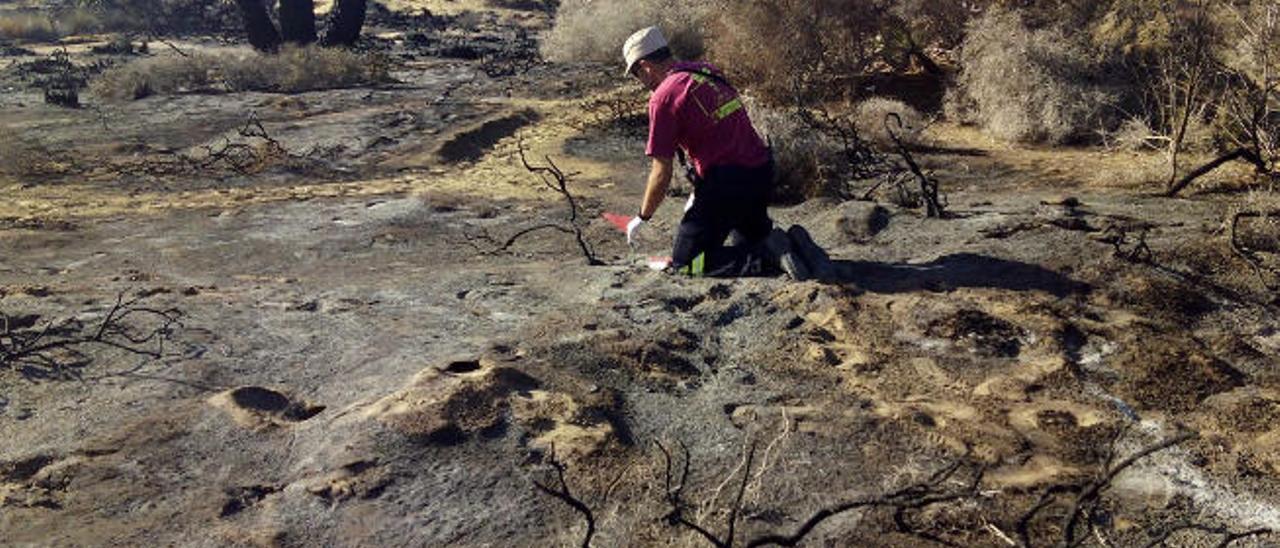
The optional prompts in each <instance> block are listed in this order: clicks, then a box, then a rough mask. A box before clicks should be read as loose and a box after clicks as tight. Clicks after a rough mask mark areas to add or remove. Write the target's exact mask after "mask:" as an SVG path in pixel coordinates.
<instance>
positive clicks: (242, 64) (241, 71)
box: [218, 47, 390, 93]
mask: <svg viewBox="0 0 1280 548" xmlns="http://www.w3.org/2000/svg"><path fill="white" fill-rule="evenodd" d="M218 66H219V69H220V70H221V73H222V77H223V78H224V80H225V82H226V85H227V88H228V89H230V90H231V91H273V92H282V93H297V92H303V91H314V90H321V89H335V88H349V87H360V86H366V85H373V84H379V83H384V82H387V81H389V79H390V75H389V73H388V65H387V62H386V61H385V60H384V59H382V58H381V57H378V56H375V55H369V54H362V53H357V52H353V51H350V50H345V49H340V48H321V47H305V48H299V47H285V48H283V49H282V50H281V51H280V53H278V54H275V55H262V54H249V55H243V56H223V57H222V58H221V61H220V62H219V64H218Z"/></svg>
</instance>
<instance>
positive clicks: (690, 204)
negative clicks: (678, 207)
mask: <svg viewBox="0 0 1280 548" xmlns="http://www.w3.org/2000/svg"><path fill="white" fill-rule="evenodd" d="M690 209H693V193H692V192H690V193H689V201H687V202H685V203H684V212H685V213H688V212H689V210H690Z"/></svg>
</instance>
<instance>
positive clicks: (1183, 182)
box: [1164, 148, 1271, 198]
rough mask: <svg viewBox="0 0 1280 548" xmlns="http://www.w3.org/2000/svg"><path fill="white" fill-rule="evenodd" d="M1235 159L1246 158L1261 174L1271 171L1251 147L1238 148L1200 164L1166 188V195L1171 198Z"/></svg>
mask: <svg viewBox="0 0 1280 548" xmlns="http://www.w3.org/2000/svg"><path fill="white" fill-rule="evenodd" d="M1233 160H1244V161H1246V162H1249V163H1250V164H1253V167H1254V170H1255V171H1256V172H1257V173H1258V174H1259V175H1268V174H1270V173H1271V172H1270V170H1269V169H1268V168H1267V164H1266V162H1264V161H1262V158H1261V157H1260V156H1258V154H1257V153H1256V152H1254V151H1252V150H1249V149H1245V148H1238V149H1235V150H1233V151H1231V152H1228V153H1226V154H1224V155H1222V156H1219V157H1217V158H1215V159H1214V160H1212V161H1210V162H1209V163H1207V164H1205V165H1203V166H1200V167H1198V168H1196V169H1194V170H1192V171H1191V172H1190V173H1188V174H1186V175H1184V176H1183V177H1182V179H1179V180H1178V181H1177V182H1176V183H1173V184H1171V185H1170V186H1169V190H1166V191H1165V193H1164V195H1165V196H1166V197H1169V198H1172V197H1174V196H1177V195H1178V193H1179V192H1181V191H1182V189H1184V188H1187V186H1188V185H1190V184H1191V183H1192V182H1194V181H1195V180H1196V179H1199V178H1200V177H1203V176H1204V175H1207V174H1208V173H1210V172H1212V171H1213V170H1215V169H1218V168H1219V167H1222V165H1223V164H1226V163H1227V162H1231V161H1233Z"/></svg>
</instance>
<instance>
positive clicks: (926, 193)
mask: <svg viewBox="0 0 1280 548" xmlns="http://www.w3.org/2000/svg"><path fill="white" fill-rule="evenodd" d="M890 120H893V121H894V123H895V124H896V125H897V126H898V127H897V129H896V130H895V129H894V128H893V127H892V126H890V125H889V121H890ZM903 127H904V126H903V123H902V116H900V115H898V113H896V112H890V113H889V114H886V115H885V119H884V129H885V131H886V132H888V133H889V138H890V139H893V144H894V146H896V147H897V149H898V155H899V156H902V160H903V161H904V162H906V163H907V167H908V168H909V169H910V170H911V173H912V174H913V175H915V176H916V180H917V181H919V182H920V198H921V199H923V200H924V205H925V216H927V217H930V218H934V219H940V218H942V217H943V216H944V215H945V214H946V212H945V211H944V209H945V208H946V206H947V203H946V202H947V200H946V196H941V195H939V193H938V186H939V185H938V180H937V179H934V178H932V177H929V176H927V175H925V174H924V172H923V171H921V170H920V165H919V164H917V163H916V160H915V158H914V157H913V156H911V151H909V150H907V146H906V145H905V144H903V143H902V139H901V138H900V137H898V132H899V131H901V130H902V129H903Z"/></svg>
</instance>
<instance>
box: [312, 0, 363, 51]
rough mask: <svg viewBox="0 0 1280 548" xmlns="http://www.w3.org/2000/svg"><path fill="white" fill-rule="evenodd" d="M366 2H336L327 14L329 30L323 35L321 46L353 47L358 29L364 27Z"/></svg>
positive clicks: (351, 0)
mask: <svg viewBox="0 0 1280 548" xmlns="http://www.w3.org/2000/svg"><path fill="white" fill-rule="evenodd" d="M365 8H366V0H336V1H335V2H334V5H333V12H332V13H330V14H329V30H328V31H327V32H325V34H324V40H323V41H322V42H321V43H322V45H324V46H326V47H329V46H353V45H355V43H356V39H358V38H360V27H363V26H364V12H365Z"/></svg>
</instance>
